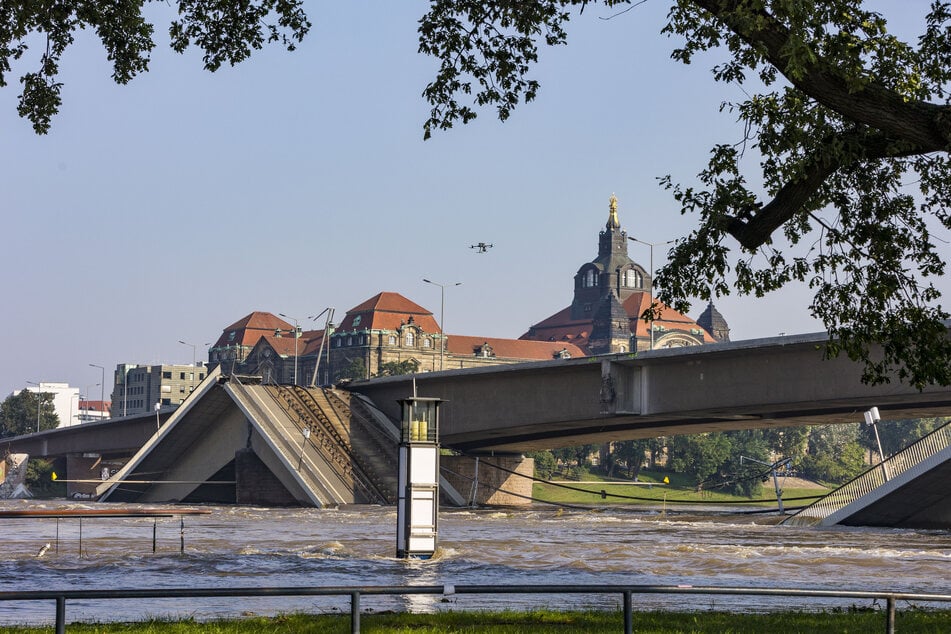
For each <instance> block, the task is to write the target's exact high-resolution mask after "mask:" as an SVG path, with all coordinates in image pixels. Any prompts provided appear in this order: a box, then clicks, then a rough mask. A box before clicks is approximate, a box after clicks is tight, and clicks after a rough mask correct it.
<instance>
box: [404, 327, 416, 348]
mask: <svg viewBox="0 0 951 634" xmlns="http://www.w3.org/2000/svg"><path fill="white" fill-rule="evenodd" d="M403 345H405V346H407V347H410V348H411V347H413V346H415V345H416V334H415V333H414V332H413V331H412V330H409V331H407V333H406V334H405V335H404V336H403Z"/></svg>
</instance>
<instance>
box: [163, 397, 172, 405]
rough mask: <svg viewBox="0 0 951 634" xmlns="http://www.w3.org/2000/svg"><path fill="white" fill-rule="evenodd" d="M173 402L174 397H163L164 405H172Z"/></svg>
mask: <svg viewBox="0 0 951 634" xmlns="http://www.w3.org/2000/svg"><path fill="white" fill-rule="evenodd" d="M171 404H172V399H170V398H163V399H162V405H171Z"/></svg>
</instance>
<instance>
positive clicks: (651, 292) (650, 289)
mask: <svg viewBox="0 0 951 634" xmlns="http://www.w3.org/2000/svg"><path fill="white" fill-rule="evenodd" d="M627 239H628V240H633V241H634V242H640V243H641V244H644V245H647V247H649V249H650V264H649V266H650V272H651V280H650V284H649V285H648V291H647V292H648V295H649V297H650V301H651V320H650V329H651V343H650V346H651V347H650V349H651V350H653V349H654V247H659V246H663V245H665V244H673V243H674V242H676V240H667V241H666V242H647V241H645V240H638V239H637V238H635V237H634V236H628V237H627Z"/></svg>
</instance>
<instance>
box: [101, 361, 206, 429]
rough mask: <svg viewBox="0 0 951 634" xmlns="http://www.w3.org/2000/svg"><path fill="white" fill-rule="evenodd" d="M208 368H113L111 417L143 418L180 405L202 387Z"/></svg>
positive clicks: (123, 365) (200, 365)
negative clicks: (114, 370) (158, 408)
mask: <svg viewBox="0 0 951 634" xmlns="http://www.w3.org/2000/svg"><path fill="white" fill-rule="evenodd" d="M206 374H207V368H206V367H205V366H204V365H202V364H200V363H199V364H198V365H134V364H128V363H123V364H119V365H118V366H116V372H115V385H114V387H113V390H112V409H111V412H112V416H113V417H119V416H128V415H132V414H144V413H148V412H152V411H154V410H155V405H156V404H158V405H160V406H162V407H165V406H170V405H172V406H174V405H179V404H181V402H182V401H184V400H185V397H186V396H188V395H189V394H191V392H192V390H194V389H195V387H197V386H198V384H199V383H201V382H202V381H203V380H204V378H205V375H206Z"/></svg>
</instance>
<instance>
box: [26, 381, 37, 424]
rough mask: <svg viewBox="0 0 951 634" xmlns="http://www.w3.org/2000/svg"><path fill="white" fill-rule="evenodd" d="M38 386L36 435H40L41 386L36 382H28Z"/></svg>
mask: <svg viewBox="0 0 951 634" xmlns="http://www.w3.org/2000/svg"><path fill="white" fill-rule="evenodd" d="M27 383H29V384H30V385H35V386H36V433H40V384H39V383H37V382H36V381H27Z"/></svg>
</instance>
